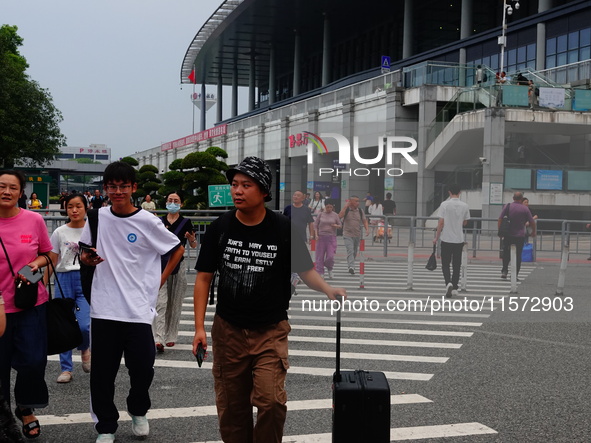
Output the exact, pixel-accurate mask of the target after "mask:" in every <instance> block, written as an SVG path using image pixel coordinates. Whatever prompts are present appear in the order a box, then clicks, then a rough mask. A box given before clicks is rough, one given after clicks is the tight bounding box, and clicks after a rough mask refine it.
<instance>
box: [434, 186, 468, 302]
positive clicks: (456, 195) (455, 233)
mask: <svg viewBox="0 0 591 443" xmlns="http://www.w3.org/2000/svg"><path fill="white" fill-rule="evenodd" d="M448 192H449V199H448V200H446V201H444V202H443V203H441V206H440V207H439V223H438V224H437V233H436V234H435V238H434V239H433V243H434V244H435V243H437V240H439V238H441V270H442V272H443V278H444V279H445V291H446V292H445V296H446V297H451V296H452V295H454V296H457V295H458V282H459V281H460V266H461V265H462V249H463V248H464V226H466V224H467V223H468V220H469V219H470V209H469V208H468V205H467V204H466V203H464V202H463V201H461V200H460V186H459V185H457V184H455V183H454V184H451V185H449V187H448ZM450 263H451V264H452V266H453V274H451V275H450V270H449V265H450Z"/></svg>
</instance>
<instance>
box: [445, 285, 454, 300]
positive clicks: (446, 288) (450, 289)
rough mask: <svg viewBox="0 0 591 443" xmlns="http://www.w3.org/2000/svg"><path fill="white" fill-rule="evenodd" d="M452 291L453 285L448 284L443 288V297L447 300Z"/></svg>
mask: <svg viewBox="0 0 591 443" xmlns="http://www.w3.org/2000/svg"><path fill="white" fill-rule="evenodd" d="M453 289H454V285H452V284H451V283H448V284H447V286H446V287H445V296H446V297H447V298H449V297H451V295H452V291H453Z"/></svg>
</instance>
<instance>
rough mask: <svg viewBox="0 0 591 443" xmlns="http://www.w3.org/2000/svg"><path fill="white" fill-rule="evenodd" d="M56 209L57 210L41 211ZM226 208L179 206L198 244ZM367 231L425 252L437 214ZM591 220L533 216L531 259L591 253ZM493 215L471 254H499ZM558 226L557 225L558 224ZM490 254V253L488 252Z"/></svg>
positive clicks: (391, 219)
mask: <svg viewBox="0 0 591 443" xmlns="http://www.w3.org/2000/svg"><path fill="white" fill-rule="evenodd" d="M42 212H57V213H58V214H59V210H57V211H42ZM224 212H225V211H219V210H212V211H197V210H182V211H181V213H182V215H183V216H184V217H186V218H188V219H189V220H191V222H192V223H193V228H194V229H195V231H196V232H197V239H198V245H200V244H201V240H202V238H203V235H204V234H205V231H206V229H207V227H208V226H209V224H210V223H211V222H212V221H214V220H215V219H216V218H217V217H218V216H219V215H220V214H222V213H224ZM155 213H157V214H158V215H164V214H166V213H167V212H166V211H155ZM43 218H44V220H45V223H46V225H47V229H48V232H49V234H51V233H52V232H53V231H54V230H55V229H56V228H57V227H58V226H61V225H62V224H64V223H65V222H66V218H65V217H63V216H61V215H44V216H43ZM368 220H369V233H367V236H366V237H365V239H366V251H368V252H371V253H372V254H378V255H381V256H383V257H398V256H400V257H404V256H407V257H408V254H410V253H411V249H409V246H410V245H412V254H413V255H414V253H416V251H417V250H423V253H427V252H428V251H430V250H431V248H432V247H433V238H434V235H435V226H436V222H437V220H438V218H437V217H415V216H399V215H396V216H373V215H370V216H368ZM588 223H591V221H584V220H563V219H538V220H536V227H537V231H538V232H537V235H536V237H532V238H530V239H529V241H530V242H531V243H532V245H533V260H534V261H536V258H537V256H538V255H539V254H540V253H543V254H544V256H545V257H546V258H552V259H556V260H558V259H560V258H561V256H562V254H563V249H564V246H565V245H567V246H568V249H569V254H585V255H587V254H589V255H591V232H589V231H587V230H585V226H586V224H588ZM496 226H497V219H496V218H481V217H476V218H471V219H470V220H469V221H468V225H467V226H466V228H465V229H464V232H465V236H466V243H467V245H466V246H467V247H466V250H467V252H468V254H470V256H471V257H472V258H477V257H481V258H486V257H489V258H492V257H498V253H499V251H500V248H501V242H500V239H499V237H498V236H497V228H496ZM557 227H559V228H557ZM198 253H199V246H198V247H197V248H196V249H193V248H190V247H187V248H186V250H185V261H184V263H185V265H184V266H185V268H186V270H187V271H188V272H193V268H194V267H195V263H196V260H197V256H198ZM491 254H492V255H491Z"/></svg>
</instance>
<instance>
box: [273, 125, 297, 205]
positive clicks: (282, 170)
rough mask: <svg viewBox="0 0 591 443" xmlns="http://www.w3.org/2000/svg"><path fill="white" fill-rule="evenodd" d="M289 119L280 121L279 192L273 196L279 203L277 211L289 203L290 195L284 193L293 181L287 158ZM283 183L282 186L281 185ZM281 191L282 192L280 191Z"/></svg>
mask: <svg viewBox="0 0 591 443" xmlns="http://www.w3.org/2000/svg"><path fill="white" fill-rule="evenodd" d="M288 137H289V117H283V118H282V119H281V136H280V140H281V145H282V146H281V152H280V154H279V155H280V157H279V162H280V163H279V178H278V180H279V184H280V192H279V195H276V196H275V199H276V200H277V201H278V202H279V209H283V208H285V207H286V206H287V205H289V204H290V202H291V195H288V193H287V192H285V190H286V189H291V186H290V183H291V182H292V180H293V177H292V161H291V158H290V156H289V141H288V140H289V138H288ZM282 183H283V186H281V184H282ZM281 189H283V191H281Z"/></svg>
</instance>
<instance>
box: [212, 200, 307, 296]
mask: <svg viewBox="0 0 591 443" xmlns="http://www.w3.org/2000/svg"><path fill="white" fill-rule="evenodd" d="M236 211H237V210H236V209H233V210H231V211H228V212H226V213H224V214H222V215H220V218H219V221H220V227H219V229H220V232H221V235H220V238H219V240H218V246H220V245H222V244H223V242H224V241H225V239H226V233H227V232H228V231H229V229H230V221H231V220H232V217H233V216H234V214H235V213H236ZM273 214H274V215H275V221H276V223H279V220H278V217H279V214H278V213H276V212H274V213H273ZM287 234H288V235H284V236H283V237H282V238H283V239H284V243H283V248H284V249H286V250H288V251H289V250H291V244H290V239H291V232H289V233H287ZM220 259H221V255H220V256H219V257H217V260H218V263H219V260H220ZM218 283H219V271H218V270H216V271H215V272H214V274H213V278H212V280H211V286H210V287H209V304H210V305H213V304H214V303H215V286H216V285H218ZM296 283H297V282H296ZM294 292H295V285H294V282H293V281H292V282H291V294H293V293H294Z"/></svg>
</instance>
